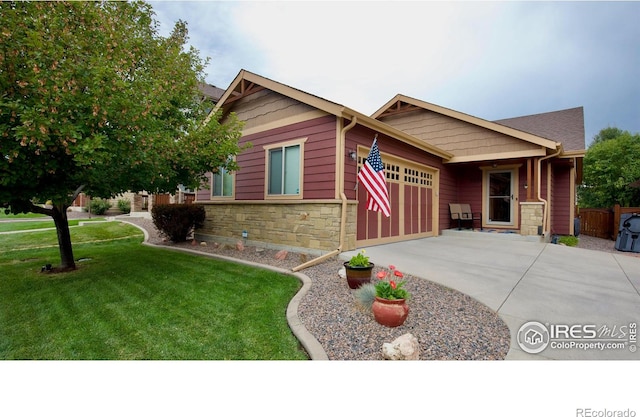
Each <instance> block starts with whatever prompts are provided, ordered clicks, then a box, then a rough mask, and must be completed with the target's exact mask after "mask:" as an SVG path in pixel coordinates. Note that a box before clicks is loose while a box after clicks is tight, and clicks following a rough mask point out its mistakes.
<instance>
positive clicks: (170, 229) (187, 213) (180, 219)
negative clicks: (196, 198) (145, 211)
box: [151, 204, 205, 242]
mask: <svg viewBox="0 0 640 417" xmlns="http://www.w3.org/2000/svg"><path fill="white" fill-rule="evenodd" d="M151 217H152V219H153V224H154V225H155V226H156V228H157V229H158V230H159V231H160V233H162V234H163V235H165V236H167V237H168V238H169V240H171V241H172V242H184V241H186V240H187V237H188V236H189V234H191V232H192V231H193V230H195V229H197V228H200V227H202V226H203V225H204V218H205V211H204V207H203V206H200V205H194V204H160V205H156V206H153V208H152V209H151Z"/></svg>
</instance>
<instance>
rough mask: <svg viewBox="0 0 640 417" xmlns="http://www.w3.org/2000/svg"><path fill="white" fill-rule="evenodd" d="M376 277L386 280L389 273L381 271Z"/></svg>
mask: <svg viewBox="0 0 640 417" xmlns="http://www.w3.org/2000/svg"><path fill="white" fill-rule="evenodd" d="M376 276H377V277H378V279H384V278H385V277H386V276H387V273H386V272H384V271H380V272H378V274H377V275H376Z"/></svg>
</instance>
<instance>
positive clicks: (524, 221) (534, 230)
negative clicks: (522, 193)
mask: <svg viewBox="0 0 640 417" xmlns="http://www.w3.org/2000/svg"><path fill="white" fill-rule="evenodd" d="M543 209H544V204H543V203H542V202H533V203H528V202H527V203H520V234H521V235H523V236H536V235H538V227H540V226H542V216H543V213H544V210H543Z"/></svg>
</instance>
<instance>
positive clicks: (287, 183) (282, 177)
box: [267, 143, 302, 196]
mask: <svg viewBox="0 0 640 417" xmlns="http://www.w3.org/2000/svg"><path fill="white" fill-rule="evenodd" d="M267 152H268V157H267V161H268V167H267V172H268V179H267V194H268V195H270V196H278V195H282V196H295V195H300V182H301V180H302V178H301V175H300V174H301V156H302V146H301V145H300V144H299V143H297V144H292V145H285V146H279V147H274V148H270V149H268V150H267Z"/></svg>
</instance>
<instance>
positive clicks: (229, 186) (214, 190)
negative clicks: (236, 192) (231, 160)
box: [211, 167, 233, 197]
mask: <svg viewBox="0 0 640 417" xmlns="http://www.w3.org/2000/svg"><path fill="white" fill-rule="evenodd" d="M212 183H213V184H212V187H211V196H212V197H232V196H233V173H231V172H229V171H227V170H226V169H225V168H222V167H221V168H219V169H218V172H216V173H214V174H213V178H212Z"/></svg>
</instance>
